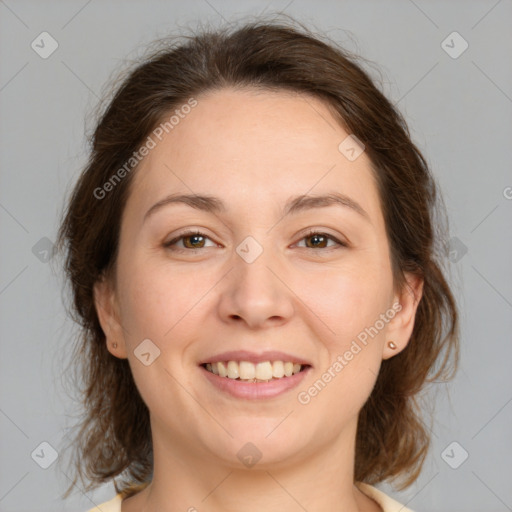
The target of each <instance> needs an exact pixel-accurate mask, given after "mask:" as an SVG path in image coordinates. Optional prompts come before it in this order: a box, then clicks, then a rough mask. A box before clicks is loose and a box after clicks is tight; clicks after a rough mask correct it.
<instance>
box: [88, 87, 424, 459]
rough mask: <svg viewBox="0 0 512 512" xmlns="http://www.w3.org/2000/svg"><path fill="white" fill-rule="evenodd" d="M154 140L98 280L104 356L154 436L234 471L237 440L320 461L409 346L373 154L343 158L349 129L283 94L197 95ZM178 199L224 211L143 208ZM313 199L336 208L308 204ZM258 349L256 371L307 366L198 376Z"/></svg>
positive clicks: (268, 454) (406, 297) (272, 455)
mask: <svg viewBox="0 0 512 512" xmlns="http://www.w3.org/2000/svg"><path fill="white" fill-rule="evenodd" d="M164 135H165V136H163V137H162V140H161V141H157V142H158V143H157V144H156V146H155V147H154V148H153V149H151V151H150V152H149V154H148V155H147V156H146V157H145V159H144V160H143V161H142V163H141V165H140V166H139V168H138V169H137V171H136V174H135V176H133V178H134V181H133V182H132V185H131V192H130V196H129V198H128V201H127V204H126V207H125V210H124V213H123V218H122V225H121V233H120V246H119V257H118V260H117V267H116V275H115V282H114V283H112V286H109V285H108V284H98V285H97V287H96V301H97V310H98V314H99V316H100V321H101V324H102V327H103V329H104V330H105V333H106V335H107V342H108V347H109V350H110V351H111V352H112V354H114V355H116V356H117V357H120V358H128V361H129V364H130V367H131V370H132V372H133V376H134V379H135V382H136V385H137V387H138V389H139V391H140V393H141V396H142V398H143V400H144V401H145V403H146V404H147V406H148V408H149V410H150V414H151V425H152V432H153V436H154V442H155V443H159V444H160V446H162V447H163V446H168V447H171V446H172V448H173V450H175V451H176V452H178V453H179V452H180V451H181V452H182V453H187V454H189V455H188V456H189V457H194V456H197V458H198V460H199V459H200V460H202V461H205V460H211V461H222V462H223V463H225V464H230V465H233V466H236V465H238V466H240V464H241V462H240V460H239V458H238V457H237V454H239V455H240V453H241V454H242V455H244V453H245V452H244V450H245V451H246V452H247V453H249V451H250V450H251V449H252V448H248V447H247V446H246V443H252V444H253V445H255V446H256V447H257V449H258V450H259V452H261V454H262V458H261V462H260V465H262V464H263V465H264V464H269V465H273V466H274V467H275V465H276V464H285V463H291V462H293V463H297V462H299V461H300V460H302V459H303V458H304V457H311V456H313V455H314V454H315V453H318V452H319V451H322V450H326V449H331V450H332V451H333V453H334V452H335V451H336V448H335V447H336V446H337V444H336V443H337V440H338V439H340V436H341V437H343V433H347V435H348V433H349V432H350V433H351V435H352V434H353V433H354V428H355V425H356V424H357V415H358V412H359V410H360V409H361V407H362V406H363V405H364V403H365V401H366V400H367V398H368V396H369V395H370V393H371V390H372V388H373V386H374V384H375V381H376V378H377V375H378V372H379V367H380V365H381V362H382V360H383V359H386V358H388V357H392V356H393V355H395V354H396V353H398V352H400V351H401V350H403V348H405V346H406V344H407V341H408V339H409V337H410V334H411V332H412V328H413V322H414V313H415V308H416V304H417V300H416V301H415V300H414V298H413V297H412V296H411V294H410V293H406V292H404V293H403V294H397V293H395V290H394V287H393V279H392V273H391V262H390V252H389V245H388V240H387V238H386V234H385V225H384V219H383V215H382V212H381V209H380V205H379V196H378V192H377V188H376V184H375V181H374V178H373V174H372V170H371V167H370V160H369V158H368V157H367V155H366V153H365V152H363V153H362V154H361V155H360V156H359V157H357V158H356V159H354V158H353V156H354V155H353V153H352V152H350V151H348V152H347V149H346V147H347V146H346V144H347V142H345V143H344V144H345V145H342V150H340V149H339V147H340V143H342V142H343V141H344V140H345V139H346V138H347V136H348V135H349V134H348V133H347V132H346V131H345V130H344V129H343V128H342V127H341V126H340V125H339V123H338V122H337V121H336V120H335V119H334V118H333V117H332V115H331V114H330V112H329V110H328V109H327V107H326V106H325V105H324V104H323V103H322V102H321V101H320V100H318V99H315V98H312V97H308V96H301V95H296V94H292V93H288V92H284V91H283V92H261V91H260V92H257V91H254V90H243V91H240V90H238V91H234V90H231V89H225V90H222V91H215V92H211V93H208V94H206V95H203V96H200V97H197V106H195V107H194V108H193V109H191V111H190V113H188V115H186V116H184V118H182V119H180V121H179V124H177V125H175V126H174V128H173V129H172V130H170V131H169V133H167V134H164ZM348 142H350V141H348ZM352 147H355V149H356V150H357V149H358V148H357V146H354V143H352ZM343 148H345V149H343ZM347 155H348V156H350V157H351V158H347ZM182 194H183V195H196V196H209V197H212V196H213V197H215V198H216V199H217V203H215V204H221V205H222V207H221V208H218V209H215V210H213V209H212V208H211V204H210V207H209V208H206V205H208V204H209V203H208V202H207V201H197V200H196V205H197V206H198V207H193V206H191V205H190V204H187V203H185V202H169V201H168V202H167V203H165V204H160V205H159V206H157V207H154V208H152V207H153V206H154V205H155V204H157V203H159V202H161V201H162V200H163V199H165V198H167V197H168V196H170V195H182ZM302 195H305V198H303V200H302V202H297V201H295V202H294V203H293V201H294V199H295V198H297V197H298V196H302ZM325 195H331V196H334V195H338V197H343V198H344V199H343V201H341V202H338V201H331V202H328V201H325V200H324V201H319V200H317V201H312V198H313V197H317V196H325ZM105 200H106V199H105ZM148 212H149V213H148ZM190 231H192V232H194V233H198V234H192V235H191V234H188V235H186V236H184V237H182V235H184V234H186V233H187V232H190ZM311 233H313V234H311ZM180 237H182V238H180ZM412 284H413V285H414V283H412ZM420 285H421V283H419V284H416V285H415V286H416V287H417V289H419V287H420ZM143 340H146V341H143ZM148 340H149V341H148ZM388 340H393V341H394V342H395V344H396V345H397V349H395V350H391V349H390V348H388V346H387V341H388ZM114 341H115V342H117V345H118V347H117V348H116V349H114V348H112V345H111V343H112V342H114ZM141 343H142V344H141ZM231 351H245V352H247V353H246V354H238V355H236V354H235V355H231V356H230V357H226V356H223V355H222V354H223V353H225V352H231ZM268 351H273V352H275V351H279V352H283V353H285V355H282V354H281V355H279V354H278V355H275V354H273V355H272V354H271V355H270V357H266V356H265V354H264V353H265V352H268ZM141 354H142V355H141ZM260 355H263V359H262V360H270V365H266V364H264V365H262V366H260V367H259V370H257V371H262V372H263V373H259V374H258V375H263V374H264V370H268V367H269V366H270V367H271V369H272V370H275V371H276V372H277V374H279V372H281V371H282V370H281V369H280V368H281V365H280V363H279V362H277V363H276V362H275V361H279V360H281V361H283V362H296V361H302V362H303V363H307V366H304V368H303V371H301V372H299V373H298V374H296V375H294V376H292V377H283V378H282V379H276V380H275V381H271V382H269V383H251V384H247V383H240V382H239V381H236V382H235V381H233V379H231V378H230V377H229V376H228V377H221V376H219V375H214V374H213V373H211V372H209V371H208V370H207V369H205V368H204V367H203V366H202V364H203V363H207V362H212V361H218V360H219V359H220V360H224V361H226V360H230V359H234V360H235V361H237V360H238V361H248V362H251V358H254V361H256V360H257V358H258V356H260ZM284 366H286V365H283V367H284ZM288 366H289V365H288ZM242 367H244V368H245V369H244V371H245V370H248V371H249V373H250V372H251V371H253V370H252V369H253V367H254V368H255V369H256V368H257V366H252V365H251V366H249V365H244V363H242V364H241V365H240V366H238V365H233V364H231V372H234V373H232V374H231V375H235V374H236V370H237V369H238V370H239V371H242V370H241V368H242ZM217 371H222V370H219V367H217ZM244 375H246V374H245V373H244ZM227 381H231V382H228V384H230V386H228V387H226V382H227ZM276 383H277V384H276ZM283 383H286V384H283ZM258 386H261V387H260V388H259V391H258ZM227 388H229V389H227ZM240 451H241V452H240ZM269 467H270V466H269Z"/></svg>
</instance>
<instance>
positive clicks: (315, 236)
mask: <svg viewBox="0 0 512 512" xmlns="http://www.w3.org/2000/svg"><path fill="white" fill-rule="evenodd" d="M302 240H310V242H309V243H308V242H306V249H328V248H334V247H335V246H332V245H331V246H328V245H327V244H328V242H329V240H331V241H333V242H334V243H335V245H341V246H344V247H346V246H347V244H345V243H343V242H340V241H339V240H338V239H337V238H336V237H334V236H332V235H329V234H327V233H321V232H318V231H311V232H309V233H308V234H307V235H305V236H304V237H303V238H302Z"/></svg>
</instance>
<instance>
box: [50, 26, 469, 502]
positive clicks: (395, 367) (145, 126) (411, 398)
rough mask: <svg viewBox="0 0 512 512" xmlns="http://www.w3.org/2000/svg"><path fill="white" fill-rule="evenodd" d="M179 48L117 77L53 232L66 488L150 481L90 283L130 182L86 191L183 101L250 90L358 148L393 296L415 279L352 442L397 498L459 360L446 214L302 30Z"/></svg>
mask: <svg viewBox="0 0 512 512" xmlns="http://www.w3.org/2000/svg"><path fill="white" fill-rule="evenodd" d="M294 24H296V25H298V27H296V26H294ZM185 39H186V40H185V41H179V43H176V42H175V41H174V40H171V41H170V42H169V41H168V40H166V41H164V45H163V47H161V48H159V49H158V50H157V51H156V52H153V53H152V54H151V55H150V56H149V57H145V58H144V59H143V61H142V62H139V63H138V64H137V66H136V67H135V68H134V69H133V70H132V71H131V72H130V74H129V75H128V76H127V77H125V79H124V80H123V82H122V84H121V86H120V87H119V88H118V89H117V91H116V92H115V94H114V97H113V98H112V99H111V101H110V102H109V104H108V106H107V108H106V109H105V110H104V112H103V114H102V115H101V117H100V119H99V121H98V123H97V127H96V129H95V132H94V134H93V137H92V141H91V143H92V144H91V145H92V149H91V154H90V158H89V161H88V164H87V166H86V168H85V169H84V171H83V172H82V174H81V176H80V177H79V179H78V183H77V184H76V186H75V188H74V190H73V193H72V195H71V197H70V199H69V203H68V204H67V206H66V210H65V212H64V214H65V215H63V220H62V224H61V226H60V230H59V236H58V241H57V247H58V248H59V250H61V251H64V253H65V271H66V275H67V278H68V281H69V283H70V284H71V288H72V298H73V305H72V308H71V309H72V311H71V314H72V316H73V318H74V319H75V321H77V322H78V323H79V325H80V326H81V335H80V337H79V339H78V343H77V345H76V353H75V357H74V363H75V362H76V364H74V367H75V368H78V367H80V369H81V376H82V379H83V381H84V388H83V389H82V390H81V391H80V393H82V395H81V399H80V401H81V404H82V406H83V409H84V416H83V418H82V420H81V422H80V424H79V425H78V427H79V429H80V430H79V431H78V433H77V435H76V438H75V440H74V447H75V460H74V461H73V464H74V466H73V469H74V470H75V472H76V475H75V479H74V480H73V485H74V483H75V482H76V481H77V476H79V477H80V478H81V480H82V482H84V476H85V477H87V479H88V480H89V481H90V482H91V483H90V484H89V485H88V486H87V487H86V489H87V490H89V489H91V488H95V487H97V486H99V485H100V484H101V483H103V482H107V481H109V480H110V479H112V478H114V477H116V476H118V475H120V474H121V473H123V472H125V473H127V475H126V476H127V479H126V480H125V481H123V482H122V484H121V486H118V484H117V482H116V480H114V485H115V489H116V492H121V494H122V496H123V498H124V497H128V496H131V495H133V494H135V493H136V492H138V491H139V490H141V489H142V488H144V486H146V485H147V484H148V483H149V482H150V480H151V478H152V464H153V452H152V441H151V430H150V423H149V411H148V409H147V407H146V405H145V403H144V402H143V400H142V398H141V396H140V394H139V392H138V390H137V388H136V385H135V383H134V380H133V377H132V374H131V371H130V367H129V364H128V361H127V360H126V359H118V358H116V357H114V356H112V355H111V354H110V353H109V352H108V350H107V347H106V342H105V335H104V333H103V330H102V329H101V326H100V323H99V321H98V317H97V314H96V309H95V305H94V300H93V286H94V284H95V282H96V281H97V280H98V279H100V277H101V276H102V275H106V276H111V275H112V274H111V272H112V270H113V268H114V266H115V262H116V257H117V251H118V239H119V230H120V221H121V215H122V213H123V208H124V205H125V202H126V199H127V197H128V194H129V191H130V183H131V181H132V179H133V174H134V172H129V173H127V174H126V176H125V177H124V178H123V179H121V180H119V183H117V184H116V185H115V186H114V187H113V189H112V190H111V191H109V193H108V195H107V196H106V197H105V198H103V199H101V200H99V199H97V198H96V196H95V190H97V189H98V188H99V187H102V186H103V185H104V184H105V183H106V182H107V181H108V180H109V179H111V177H112V176H113V174H114V173H115V172H116V171H117V170H118V169H120V168H121V167H123V165H124V164H125V163H126V162H127V161H129V159H130V158H131V157H132V155H133V153H134V152H135V151H137V150H138V149H139V148H140V146H141V145H142V144H143V143H144V141H145V139H146V138H147V137H148V134H150V133H151V132H152V130H153V129H154V128H155V127H156V126H158V125H159V124H160V122H161V120H162V119H163V118H165V117H166V116H167V117H168V116H169V113H170V112H172V111H173V110H174V109H175V108H177V107H179V106H180V105H183V104H186V103H187V101H188V100H189V99H190V98H191V97H198V96H199V95H200V94H202V93H204V92H206V91H211V90H216V89H220V88H224V87H238V88H243V87H251V88H253V87H257V88H260V89H262V90H283V89H284V90H289V91H295V92H299V93H304V94H309V95H313V96H314V97H316V98H320V99H322V100H323V101H324V102H325V103H326V105H328V107H329V108H330V109H331V110H332V112H333V114H334V115H335V116H337V118H338V119H339V122H340V123H341V124H342V125H343V126H344V128H345V129H346V130H347V131H348V132H349V133H351V134H354V135H355V136H356V137H357V138H358V139H359V140H360V141H362V142H363V143H364V145H365V147H366V153H367V155H368V156H369V158H370V160H371V162H372V166H373V172H374V175H375V178H376V181H377V184H378V190H379V197H380V201H381V207H382V211H383V214H384V219H385V222H386V229H387V236H388V238H389V243H390V257H391V262H392V271H393V279H394V285H395V289H396V290H401V289H402V287H403V286H405V285H407V283H406V282H405V279H404V272H406V271H407V272H412V273H414V274H417V275H420V276H421V277H422V278H423V280H424V286H423V295H422V298H421V301H420V303H419V305H418V309H417V312H416V317H415V324H414V330H413V333H412V335H411V338H410V340H409V343H408V346H407V347H406V348H405V349H404V350H403V351H402V352H400V353H399V354H398V355H396V356H395V357H392V358H391V359H387V360H385V361H383V362H382V366H381V370H380V373H379V375H378V378H377V382H376V385H375V387H374V389H373V391H372V393H371V396H370V397H369V399H368V400H367V402H366V403H365V405H364V406H363V408H362V410H361V411H360V416H359V424H358V431H357V440H356V457H355V475H354V478H355V480H356V481H362V482H367V483H370V484H374V483H378V482H380V481H384V480H386V479H390V478H392V479H396V478H397V477H399V476H401V477H403V478H404V480H403V482H402V485H401V487H400V489H403V488H405V487H407V486H409V485H410V484H411V483H413V482H414V481H415V479H416V478H417V477H418V475H419V473H420V470H421V467H422V465H423V462H424V459H425V456H426V454H427V450H428V447H429V442H430V436H429V433H428V428H427V427H425V426H424V424H423V422H422V420H421V410H422V409H421V407H420V406H419V404H418V401H417V398H418V396H419V392H420V391H421V390H423V389H424V388H425V384H426V383H428V382H432V381H434V380H436V379H439V378H440V377H444V378H445V379H446V380H447V379H451V378H452V377H453V375H454V373H455V371H456V369H457V366H458V357H459V333H458V330H459V325H458V313H457V307H456V303H455V300H454V297H453V295H452V292H451V290H450V287H449V285H448V283H447V281H446V279H445V275H444V271H443V270H442V267H441V266H442V264H443V262H446V261H447V259H446V258H445V257H444V249H443V252H441V250H440V249H441V245H440V242H441V241H442V237H443V236H444V234H443V231H442V230H441V224H440V223H438V222H437V221H436V218H435V216H436V214H439V213H440V211H441V210H440V206H442V205H441V204H438V199H440V197H438V194H437V192H436V185H435V181H434V179H433V177H432V175H431V173H430V170H429V168H428V165H427V163H426V161H425V159H424V157H423V156H422V155H421V154H420V152H419V150H418V149H417V147H416V146H415V145H414V144H413V142H412V141H411V139H410V135H409V131H408V128H407V126H406V123H405V121H404V119H403V117H402V115H401V114H400V113H399V112H398V111H397V110H396V109H395V108H394V106H393V105H392V104H391V103H390V101H388V100H387V99H386V97H385V96H384V95H383V94H382V93H381V92H380V91H379V90H378V89H377V88H376V86H375V85H374V83H373V82H372V79H371V78H370V77H369V75H368V74H367V73H366V72H365V71H364V70H363V69H362V67H361V66H360V65H358V64H356V57H354V56H352V55H350V54H349V53H348V52H347V51H345V50H343V49H342V48H340V47H339V46H338V45H337V44H336V43H334V42H333V41H331V40H325V41H324V40H322V39H325V38H324V37H323V36H319V35H317V34H313V33H312V32H311V31H309V30H308V29H307V28H305V27H304V26H302V25H301V24H299V23H297V22H294V21H293V20H292V22H291V23H287V22H279V23H278V22H263V21H261V20H260V21H256V22H251V23H247V24H245V25H243V26H242V27H239V28H233V29H231V28H229V27H228V28H224V29H219V30H212V29H203V30H202V31H201V32H200V33H198V34H192V35H191V36H185ZM445 222H446V221H445ZM436 229H438V230H439V231H436ZM443 247H444V245H443ZM441 353H443V354H444V357H442V358H441ZM441 359H442V360H441ZM436 363H438V365H437V366H438V367H437V368H435V366H436ZM450 370H452V373H451V374H450V375H449V371H450ZM70 489H71V486H70V487H69V489H68V491H67V492H66V495H65V496H68V495H69V491H70Z"/></svg>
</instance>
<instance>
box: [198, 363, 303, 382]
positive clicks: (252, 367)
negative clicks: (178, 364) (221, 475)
mask: <svg viewBox="0 0 512 512" xmlns="http://www.w3.org/2000/svg"><path fill="white" fill-rule="evenodd" d="M201 366H202V367H203V368H205V369H206V370H207V371H209V372H210V373H213V374H214V375H218V376H219V377H224V378H227V379H232V380H238V381H241V382H251V383H254V382H270V381H272V380H280V379H286V378H287V377H291V376H292V375H295V374H296V373H300V372H302V371H304V370H305V369H306V368H309V365H307V364H299V363H294V362H293V361H263V362H261V363H256V364H254V363H251V362H250V361H218V362H215V363H204V364H202V365H201Z"/></svg>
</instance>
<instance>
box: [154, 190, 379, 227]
mask: <svg viewBox="0 0 512 512" xmlns="http://www.w3.org/2000/svg"><path fill="white" fill-rule="evenodd" d="M176 203H178V204H180V203H181V204H186V205H188V206H190V207H192V208H195V209H197V210H201V211H204V212H208V213H214V214H216V213H223V212H226V211H227V208H226V205H225V204H224V203H223V202H222V200H221V199H219V198H218V197H215V196H210V195H198V194H170V195H168V196H166V197H164V198H163V199H161V200H160V201H158V202H157V203H155V204H154V205H153V206H152V207H151V208H150V209H149V210H148V211H147V212H146V213H145V215H144V222H145V221H146V220H147V218H148V217H150V216H151V215H153V214H154V213H155V212H157V211H158V210H160V209H161V208H162V207H164V206H167V205H169V204H176ZM333 205H337V206H342V207H344V208H348V209H351V210H352V211H354V212H356V213H358V214H359V215H360V216H361V217H363V218H364V219H366V220H367V221H368V222H370V223H371V219H370V216H369V215H368V213H367V212H366V210H364V208H363V207H362V206H361V205H360V204H359V203H358V202H357V201H354V200H353V199H351V198H350V197H348V196H347V195H345V194H341V193H339V192H331V193H329V194H323V195H307V194H302V195H299V196H296V197H290V198H289V199H288V200H287V201H286V204H285V207H284V213H283V217H286V216H288V215H293V214H297V213H299V212H303V211H306V210H310V209H313V208H326V207H328V206H333Z"/></svg>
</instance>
